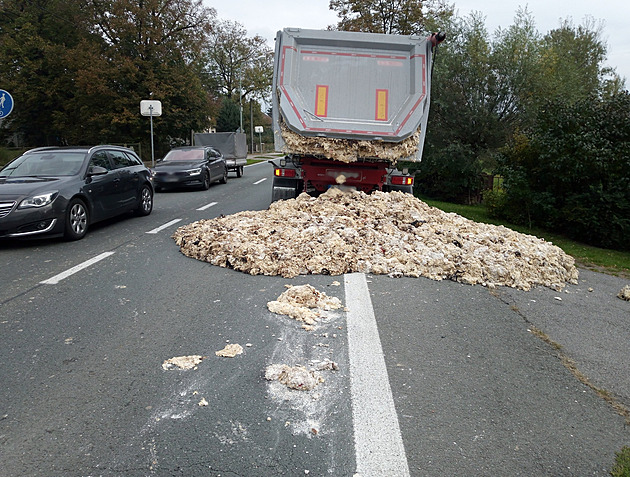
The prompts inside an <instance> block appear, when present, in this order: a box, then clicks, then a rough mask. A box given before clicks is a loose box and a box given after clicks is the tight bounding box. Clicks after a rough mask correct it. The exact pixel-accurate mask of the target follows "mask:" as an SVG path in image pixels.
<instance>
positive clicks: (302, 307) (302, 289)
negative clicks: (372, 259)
mask: <svg viewBox="0 0 630 477" xmlns="http://www.w3.org/2000/svg"><path fill="white" fill-rule="evenodd" d="M341 307H342V304H341V300H339V298H335V297H329V296H328V295H326V294H325V293H323V292H320V291H319V290H317V289H316V288H314V287H313V286H311V285H308V284H307V285H297V286H291V285H289V286H288V290H286V291H285V292H284V293H282V294H281V295H280V296H279V297H278V299H277V300H275V301H270V302H268V303H267V309H268V310H269V311H271V312H272V313H276V314H279V315H287V316H289V317H291V318H293V319H294V320H297V321H302V322H304V324H305V326H303V328H305V329H308V330H311V329H312V327H313V325H315V324H316V323H317V321H318V320H319V318H320V317H321V316H322V311H329V310H338V309H339V308H341Z"/></svg>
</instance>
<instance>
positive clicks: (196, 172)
mask: <svg viewBox="0 0 630 477" xmlns="http://www.w3.org/2000/svg"><path fill="white" fill-rule="evenodd" d="M186 172H188V175H189V176H198V175H199V174H201V167H199V168H197V169H188V170H187V171H186Z"/></svg>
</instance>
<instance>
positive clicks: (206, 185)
mask: <svg viewBox="0 0 630 477" xmlns="http://www.w3.org/2000/svg"><path fill="white" fill-rule="evenodd" d="M208 189H210V173H209V172H206V173H205V174H204V176H203V182H202V183H201V190H208Z"/></svg>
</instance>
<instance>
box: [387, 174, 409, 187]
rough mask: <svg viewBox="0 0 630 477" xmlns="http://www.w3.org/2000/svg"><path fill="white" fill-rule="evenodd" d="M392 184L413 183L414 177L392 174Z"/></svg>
mask: <svg viewBox="0 0 630 477" xmlns="http://www.w3.org/2000/svg"><path fill="white" fill-rule="evenodd" d="M392 184H394V185H407V186H408V185H413V177H409V176H392Z"/></svg>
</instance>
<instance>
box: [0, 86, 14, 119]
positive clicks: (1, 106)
mask: <svg viewBox="0 0 630 477" xmlns="http://www.w3.org/2000/svg"><path fill="white" fill-rule="evenodd" d="M11 111H13V97H12V96H11V95H10V94H9V92H8V91H5V90H3V89H0V119H2V118H6V117H7V116H8V115H9V114H11Z"/></svg>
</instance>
